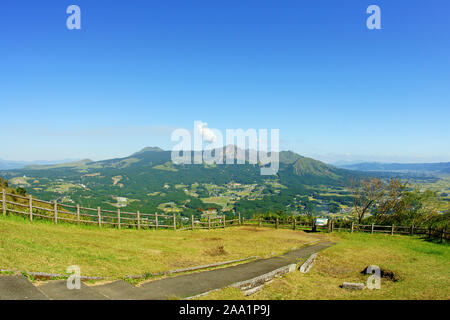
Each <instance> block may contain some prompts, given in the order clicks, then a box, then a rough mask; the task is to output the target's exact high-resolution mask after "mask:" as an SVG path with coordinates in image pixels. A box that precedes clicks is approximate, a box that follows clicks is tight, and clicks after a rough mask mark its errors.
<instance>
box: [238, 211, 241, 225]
mask: <svg viewBox="0 0 450 320" xmlns="http://www.w3.org/2000/svg"><path fill="white" fill-rule="evenodd" d="M238 214H239V225H241V213H240V212H239V213H238Z"/></svg>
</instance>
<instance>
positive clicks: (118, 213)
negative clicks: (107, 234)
mask: <svg viewBox="0 0 450 320" xmlns="http://www.w3.org/2000/svg"><path fill="white" fill-rule="evenodd" d="M117 228H119V229H120V209H117Z"/></svg>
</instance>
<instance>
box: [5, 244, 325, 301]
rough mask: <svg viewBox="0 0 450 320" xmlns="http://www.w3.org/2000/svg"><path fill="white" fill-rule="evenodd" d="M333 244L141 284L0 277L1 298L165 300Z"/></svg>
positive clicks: (295, 259)
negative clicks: (75, 285) (73, 286)
mask: <svg viewBox="0 0 450 320" xmlns="http://www.w3.org/2000/svg"><path fill="white" fill-rule="evenodd" d="M331 245H333V243H330V242H322V243H318V244H314V245H310V246H305V247H302V248H299V249H296V250H293V251H290V252H288V253H285V254H284V255H281V256H277V257H272V258H268V259H260V260H255V261H252V262H249V263H244V264H240V265H237V266H232V267H227V268H222V269H216V270H211V271H204V272H198V273H191V274H186V275H182V276H177V277H170V278H165V279H160V280H155V281H151V282H147V283H145V284H143V285H141V286H140V287H135V286H133V285H131V284H129V283H127V282H125V281H122V280H118V281H115V282H112V283H108V284H104V285H99V286H86V285H84V284H83V285H82V288H81V289H80V290H68V289H67V288H66V284H65V283H66V281H65V280H58V281H50V282H48V283H46V284H44V285H41V286H39V287H34V286H33V285H32V284H31V283H30V282H28V280H27V279H26V278H25V277H23V276H0V300H1V299H55V300H78V299H83V300H101V299H112V300H127V299H128V300H129V299H131V300H163V299H168V298H171V297H178V298H188V297H192V296H195V295H199V294H202V293H205V292H209V291H211V290H215V289H220V288H224V287H227V286H230V285H232V284H234V283H236V282H240V281H245V280H249V279H253V278H256V277H258V276H261V275H264V274H266V273H269V272H271V271H273V270H276V269H279V268H281V267H285V266H287V265H290V264H293V263H297V262H299V261H300V260H302V259H305V258H307V257H308V256H309V255H311V254H313V253H315V252H318V251H320V250H323V249H325V248H328V247H330V246H331Z"/></svg>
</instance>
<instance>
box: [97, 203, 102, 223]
mask: <svg viewBox="0 0 450 320" xmlns="http://www.w3.org/2000/svg"><path fill="white" fill-rule="evenodd" d="M97 219H98V226H99V227H101V226H102V209H100V207H97Z"/></svg>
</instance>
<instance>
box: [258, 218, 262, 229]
mask: <svg viewBox="0 0 450 320" xmlns="http://www.w3.org/2000/svg"><path fill="white" fill-rule="evenodd" d="M261 226H262V218H261V217H259V221H258V227H261Z"/></svg>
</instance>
